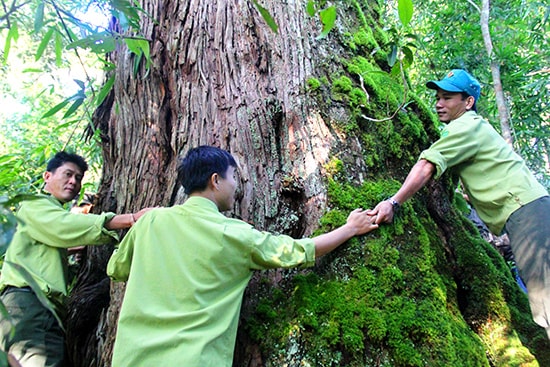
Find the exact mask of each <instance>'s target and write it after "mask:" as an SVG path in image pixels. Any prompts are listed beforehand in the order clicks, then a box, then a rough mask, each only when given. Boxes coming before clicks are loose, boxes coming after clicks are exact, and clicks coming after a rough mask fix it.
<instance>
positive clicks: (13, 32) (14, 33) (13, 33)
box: [4, 22, 19, 64]
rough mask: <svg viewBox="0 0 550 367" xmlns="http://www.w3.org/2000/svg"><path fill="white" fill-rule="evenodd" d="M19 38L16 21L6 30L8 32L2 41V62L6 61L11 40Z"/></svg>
mask: <svg viewBox="0 0 550 367" xmlns="http://www.w3.org/2000/svg"><path fill="white" fill-rule="evenodd" d="M18 38H19V28H18V27H17V23H15V22H14V23H13V24H12V26H11V27H10V30H9V31H8V34H7V36H6V43H4V64H6V62H8V55H9V53H10V48H11V40H14V41H17V39H18Z"/></svg>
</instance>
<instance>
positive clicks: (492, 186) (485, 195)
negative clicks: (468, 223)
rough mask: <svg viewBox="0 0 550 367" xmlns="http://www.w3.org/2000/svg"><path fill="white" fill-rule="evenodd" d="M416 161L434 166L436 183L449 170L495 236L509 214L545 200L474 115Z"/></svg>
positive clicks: (542, 191)
mask: <svg viewBox="0 0 550 367" xmlns="http://www.w3.org/2000/svg"><path fill="white" fill-rule="evenodd" d="M420 159H426V160H427V161H430V162H432V163H433V164H434V165H435V166H436V169H437V172H436V174H435V178H438V177H440V176H441V175H442V174H443V172H445V170H446V169H447V168H450V169H452V171H453V173H454V174H457V175H458V176H459V177H460V179H461V181H462V183H463V185H464V188H465V190H466V194H468V197H469V199H470V201H471V203H472V205H473V206H474V208H475V209H476V211H477V212H478V214H479V217H480V218H481V219H482V220H483V222H485V224H487V226H488V227H489V229H490V230H491V232H493V233H495V234H497V235H498V234H500V233H501V232H502V229H503V228H504V225H505V223H506V220H507V219H508V217H509V216H510V214H512V212H514V211H515V210H516V209H518V208H519V207H520V206H522V205H525V204H527V203H530V202H531V201H533V200H535V199H538V198H540V197H542V196H545V195H548V193H547V192H546V189H545V188H544V187H543V186H542V185H541V184H540V183H539V182H538V181H537V180H536V179H535V177H534V176H533V174H532V173H531V172H530V171H529V169H528V168H527V166H526V165H525V162H524V161H523V159H521V157H520V156H519V155H517V154H516V153H515V152H514V151H513V150H512V148H511V147H510V146H509V145H508V144H507V143H506V142H505V141H504V139H502V137H501V136H500V135H499V134H498V133H497V132H496V131H495V129H493V127H492V126H491V125H490V124H489V123H488V122H487V121H485V120H483V119H482V118H481V117H480V116H479V115H478V114H476V113H475V112H473V111H469V112H466V113H465V114H463V115H462V116H460V117H459V118H458V119H456V120H453V121H451V122H450V123H449V124H448V125H447V126H446V127H445V128H444V129H443V131H442V133H441V138H440V139H439V140H438V141H436V142H435V143H434V144H433V145H432V146H431V147H430V148H429V149H427V150H425V151H423V152H422V154H421V155H420Z"/></svg>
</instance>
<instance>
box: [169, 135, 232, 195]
mask: <svg viewBox="0 0 550 367" xmlns="http://www.w3.org/2000/svg"><path fill="white" fill-rule="evenodd" d="M229 166H232V167H237V162H235V158H233V156H232V155H231V154H230V153H229V152H227V151H225V150H223V149H220V148H217V147H212V146H208V145H201V146H199V147H196V148H193V149H191V150H190V151H189V152H187V155H186V156H185V158H183V159H182V160H181V161H180V163H179V165H178V182H179V183H180V184H181V185H182V186H183V189H184V191H185V193H186V194H187V195H189V194H191V193H194V192H197V191H203V190H204V189H206V187H207V185H208V180H210V177H212V175H213V174H214V173H217V174H219V175H220V176H221V177H222V178H225V173H226V172H227V169H228V168H229Z"/></svg>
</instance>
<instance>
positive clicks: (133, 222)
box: [130, 213, 136, 226]
mask: <svg viewBox="0 0 550 367" xmlns="http://www.w3.org/2000/svg"><path fill="white" fill-rule="evenodd" d="M130 219H131V222H130V225H131V226H133V225H134V224H136V217H134V213H130Z"/></svg>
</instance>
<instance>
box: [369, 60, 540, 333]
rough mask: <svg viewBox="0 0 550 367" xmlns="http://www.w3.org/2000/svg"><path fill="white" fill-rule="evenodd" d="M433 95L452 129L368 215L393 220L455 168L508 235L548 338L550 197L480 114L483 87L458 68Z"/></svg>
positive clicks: (487, 217) (488, 218)
mask: <svg viewBox="0 0 550 367" xmlns="http://www.w3.org/2000/svg"><path fill="white" fill-rule="evenodd" d="M426 86H427V87H428V88H430V89H435V90H436V105H435V107H436V112H437V114H438V116H439V120H440V121H442V122H445V123H448V124H447V125H446V126H445V128H444V129H443V131H442V133H441V137H440V139H439V140H437V141H436V142H435V143H433V144H432V146H431V147H430V148H429V149H427V150H425V151H423V152H422V154H421V155H420V158H419V160H418V162H417V163H416V164H415V165H414V166H413V168H412V169H411V171H410V172H409V174H408V176H407V178H406V179H405V182H404V183H403V185H402V186H401V188H400V189H399V190H398V191H397V193H396V194H395V195H394V196H393V197H392V198H391V199H389V200H386V201H382V202H380V203H379V204H378V205H377V206H376V207H375V208H374V209H373V210H372V211H370V212H369V213H370V214H372V215H377V220H376V223H384V222H391V221H392V219H393V215H394V210H395V208H396V207H398V206H399V205H401V204H402V203H404V202H405V201H406V200H408V199H409V198H410V197H412V196H413V195H414V194H415V193H416V192H417V191H418V190H420V189H421V188H422V187H423V186H424V185H425V184H426V183H427V182H428V181H429V180H430V179H431V178H432V177H433V178H436V179H437V178H439V177H440V176H441V175H442V174H443V172H445V170H447V169H450V170H452V172H453V173H454V174H456V175H458V176H459V177H460V180H461V182H462V184H463V186H464V189H465V191H466V194H467V195H468V198H469V200H470V202H471V203H472V205H473V206H474V208H475V210H476V211H477V213H478V215H479V217H480V218H481V219H482V220H483V222H484V223H485V224H486V225H487V227H489V229H490V230H491V232H493V233H494V234H495V235H500V234H501V233H503V232H504V233H507V234H508V237H509V239H510V245H511V247H512V251H513V253H514V256H515V259H516V263H517V268H518V269H519V272H520V275H521V278H522V279H523V280H524V282H525V285H526V287H527V291H528V296H529V304H530V306H531V313H532V315H533V319H534V320H535V322H536V323H537V324H539V325H540V326H542V327H543V328H545V329H546V332H547V333H548V337H549V338H550V197H549V196H548V192H547V191H546V189H545V188H544V187H543V186H542V185H541V184H540V183H539V182H537V180H536V179H535V177H534V176H533V174H532V173H531V172H530V171H529V169H528V168H527V166H526V165H525V162H524V161H523V159H521V157H520V156H519V155H517V154H516V153H515V152H514V151H513V149H512V148H511V147H510V146H509V145H508V144H507V143H506V142H505V141H504V139H503V138H502V137H501V136H500V135H499V134H498V133H497V132H496V131H495V130H494V129H493V127H492V126H491V125H490V124H489V123H488V122H487V121H485V120H484V119H483V118H481V117H480V116H479V115H478V114H477V113H476V108H475V104H476V102H477V99H478V98H479V95H480V85H479V82H478V81H477V80H476V79H474V78H473V77H472V76H471V75H470V74H468V73H467V72H466V71H464V70H461V69H455V70H452V71H451V72H449V73H448V74H447V76H446V77H445V78H443V79H442V80H440V81H430V82H428V83H427V84H426Z"/></svg>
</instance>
